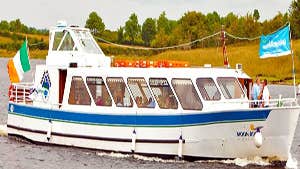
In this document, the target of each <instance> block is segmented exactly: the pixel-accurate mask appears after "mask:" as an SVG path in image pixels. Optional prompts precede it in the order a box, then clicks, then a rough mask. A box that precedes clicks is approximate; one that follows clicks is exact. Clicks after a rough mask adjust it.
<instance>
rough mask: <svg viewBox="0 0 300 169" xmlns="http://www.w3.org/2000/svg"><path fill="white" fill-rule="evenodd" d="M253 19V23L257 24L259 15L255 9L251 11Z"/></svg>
mask: <svg viewBox="0 0 300 169" xmlns="http://www.w3.org/2000/svg"><path fill="white" fill-rule="evenodd" d="M253 18H254V20H255V22H257V21H258V20H259V18H260V15H259V12H258V10H257V9H254V11H253Z"/></svg>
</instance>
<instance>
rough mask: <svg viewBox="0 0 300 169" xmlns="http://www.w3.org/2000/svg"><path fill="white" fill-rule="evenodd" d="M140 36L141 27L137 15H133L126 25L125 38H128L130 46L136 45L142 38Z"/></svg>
mask: <svg viewBox="0 0 300 169" xmlns="http://www.w3.org/2000/svg"><path fill="white" fill-rule="evenodd" d="M140 34H141V26H140V25H139V22H138V18H137V15H136V14H135V13H133V14H131V15H130V17H129V19H128V21H126V23H125V37H126V38H128V40H129V43H130V44H134V42H135V41H138V38H140V37H139V36H140Z"/></svg>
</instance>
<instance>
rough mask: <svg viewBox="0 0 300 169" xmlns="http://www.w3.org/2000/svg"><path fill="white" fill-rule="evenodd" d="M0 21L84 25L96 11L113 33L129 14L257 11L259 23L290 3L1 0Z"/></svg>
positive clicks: (261, 0) (254, 0)
mask: <svg viewBox="0 0 300 169" xmlns="http://www.w3.org/2000/svg"><path fill="white" fill-rule="evenodd" d="M0 2H1V5H0V20H8V21H10V20H14V19H17V18H20V19H21V21H22V22H23V23H25V24H26V25H29V26H34V27H37V28H49V27H50V26H55V24H56V22H57V21H58V20H65V21H67V23H68V24H72V25H79V26H84V24H85V21H86V19H87V17H88V15H89V13H90V12H92V11H96V12H97V13H98V14H99V15H100V16H101V18H102V19H103V21H104V23H105V25H106V28H108V29H111V30H116V29H117V28H119V27H120V26H123V25H124V24H125V21H126V20H127V19H128V17H129V16H130V14H131V13H133V12H134V13H136V14H137V16H138V19H139V23H140V24H142V23H143V21H144V20H145V18H148V17H153V18H158V16H159V14H160V13H161V12H162V11H166V14H167V17H168V18H169V19H175V20H177V19H179V18H180V17H181V16H182V15H183V14H184V13H185V12H187V11H192V10H195V11H201V12H202V13H205V14H206V13H208V12H213V11H217V12H218V13H219V14H220V15H221V16H225V15H226V14H228V13H229V12H233V13H235V14H238V15H245V14H246V13H247V12H253V10H254V9H258V10H259V12H260V16H261V19H260V20H261V21H263V20H265V19H270V18H272V17H274V16H275V15H276V14H277V13H278V12H282V13H285V12H287V11H288V9H289V6H290V4H291V2H292V0H66V1H64V0H0Z"/></svg>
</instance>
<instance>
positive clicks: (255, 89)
mask: <svg viewBox="0 0 300 169" xmlns="http://www.w3.org/2000/svg"><path fill="white" fill-rule="evenodd" d="M260 92H261V90H260V79H259V77H257V78H256V80H255V83H254V84H253V87H252V92H251V97H252V100H254V102H253V104H252V106H253V107H259V101H258V100H259V99H260V98H259V95H260Z"/></svg>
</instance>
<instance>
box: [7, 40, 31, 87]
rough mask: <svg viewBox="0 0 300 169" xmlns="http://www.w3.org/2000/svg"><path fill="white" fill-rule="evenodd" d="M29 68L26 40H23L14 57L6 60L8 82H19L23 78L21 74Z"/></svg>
mask: <svg viewBox="0 0 300 169" xmlns="http://www.w3.org/2000/svg"><path fill="white" fill-rule="evenodd" d="M29 70H30V62H29V58H28V48H27V41H24V42H23V44H22V46H21V48H20V50H19V51H18V52H17V54H16V55H15V56H14V58H12V59H9V60H8V63H7V71H8V74H9V79H10V82H11V83H18V82H20V81H21V80H22V79H23V74H24V73H25V72H28V71H29Z"/></svg>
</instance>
